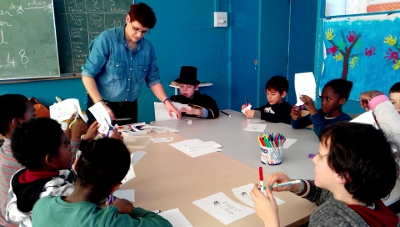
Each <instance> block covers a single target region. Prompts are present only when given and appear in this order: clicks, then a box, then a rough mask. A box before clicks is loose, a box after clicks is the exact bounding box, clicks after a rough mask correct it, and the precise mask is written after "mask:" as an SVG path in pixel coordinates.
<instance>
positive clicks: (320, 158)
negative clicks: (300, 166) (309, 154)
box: [315, 153, 329, 161]
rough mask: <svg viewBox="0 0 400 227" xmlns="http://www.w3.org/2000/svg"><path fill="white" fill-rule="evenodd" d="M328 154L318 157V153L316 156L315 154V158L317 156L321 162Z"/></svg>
mask: <svg viewBox="0 0 400 227" xmlns="http://www.w3.org/2000/svg"><path fill="white" fill-rule="evenodd" d="M328 154H329V153H327V154H324V155H320V154H319V153H318V154H316V155H315V156H318V157H319V160H320V161H321V160H322V158H323V157H325V156H327V155H328Z"/></svg>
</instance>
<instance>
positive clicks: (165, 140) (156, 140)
mask: <svg viewBox="0 0 400 227" xmlns="http://www.w3.org/2000/svg"><path fill="white" fill-rule="evenodd" d="M150 140H151V141H153V143H169V142H171V141H172V140H174V137H158V138H151V139H150Z"/></svg>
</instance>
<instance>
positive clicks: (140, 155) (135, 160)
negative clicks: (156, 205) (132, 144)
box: [121, 151, 146, 184]
mask: <svg viewBox="0 0 400 227" xmlns="http://www.w3.org/2000/svg"><path fill="white" fill-rule="evenodd" d="M145 154H146V151H136V152H134V153H132V154H131V166H130V167H129V170H128V173H127V174H126V176H125V177H124V179H122V181H121V182H122V183H123V184H124V183H125V182H127V181H129V180H130V179H133V178H135V177H136V174H135V171H134V170H133V169H134V167H135V165H136V164H137V163H138V162H139V161H140V159H142V158H143V156H144V155H145Z"/></svg>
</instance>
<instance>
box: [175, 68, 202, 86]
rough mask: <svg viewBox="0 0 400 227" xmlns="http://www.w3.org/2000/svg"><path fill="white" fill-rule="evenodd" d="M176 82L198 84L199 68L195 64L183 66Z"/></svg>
mask: <svg viewBox="0 0 400 227" xmlns="http://www.w3.org/2000/svg"><path fill="white" fill-rule="evenodd" d="M175 82H177V83H180V84H190V85H198V84H200V81H198V80H197V68H196V67H193V66H182V67H181V73H180V74H179V78H178V79H176V80H175Z"/></svg>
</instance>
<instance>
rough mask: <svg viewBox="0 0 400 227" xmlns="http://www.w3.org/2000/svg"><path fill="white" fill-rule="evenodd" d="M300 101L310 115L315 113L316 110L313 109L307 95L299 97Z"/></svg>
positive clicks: (312, 104)
mask: <svg viewBox="0 0 400 227" xmlns="http://www.w3.org/2000/svg"><path fill="white" fill-rule="evenodd" d="M300 100H301V101H302V102H303V103H304V106H305V107H306V108H307V110H308V111H310V114H311V115H313V114H316V113H317V109H316V108H315V105H314V102H313V100H312V98H310V97H309V96H307V95H302V96H300Z"/></svg>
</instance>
